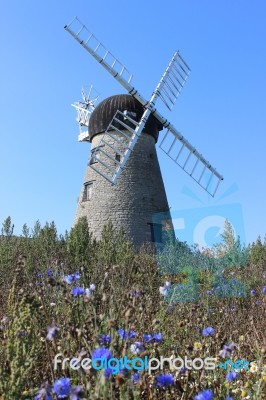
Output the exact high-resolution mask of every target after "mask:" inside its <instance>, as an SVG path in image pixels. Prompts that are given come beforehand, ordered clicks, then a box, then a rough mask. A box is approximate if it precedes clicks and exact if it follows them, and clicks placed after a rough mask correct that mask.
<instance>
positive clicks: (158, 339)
mask: <svg viewBox="0 0 266 400" xmlns="http://www.w3.org/2000/svg"><path fill="white" fill-rule="evenodd" d="M152 338H153V340H154V341H155V342H156V343H161V341H162V340H163V335H162V334H161V333H160V332H159V333H155V334H154V335H153V337H152Z"/></svg>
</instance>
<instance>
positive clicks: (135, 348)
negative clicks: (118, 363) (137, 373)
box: [130, 342, 145, 354]
mask: <svg viewBox="0 0 266 400" xmlns="http://www.w3.org/2000/svg"><path fill="white" fill-rule="evenodd" d="M144 350H145V347H144V346H143V343H142V342H135V343H132V345H131V346H130V351H131V352H132V353H133V354H140V353H142V352H143V351H144Z"/></svg>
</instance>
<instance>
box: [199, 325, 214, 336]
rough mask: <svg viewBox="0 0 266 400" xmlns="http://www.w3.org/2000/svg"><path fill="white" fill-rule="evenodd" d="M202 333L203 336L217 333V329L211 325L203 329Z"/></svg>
mask: <svg viewBox="0 0 266 400" xmlns="http://www.w3.org/2000/svg"><path fill="white" fill-rule="evenodd" d="M201 333H202V335H203V336H211V335H213V334H214V333H215V330H214V329H213V328H212V327H211V326H208V327H207V328H204V329H202V332H201Z"/></svg>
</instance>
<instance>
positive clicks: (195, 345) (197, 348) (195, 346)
mask: <svg viewBox="0 0 266 400" xmlns="http://www.w3.org/2000/svg"><path fill="white" fill-rule="evenodd" d="M201 349H202V344H201V343H200V342H195V343H194V346H193V350H201Z"/></svg>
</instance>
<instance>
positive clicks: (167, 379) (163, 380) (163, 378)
mask: <svg viewBox="0 0 266 400" xmlns="http://www.w3.org/2000/svg"><path fill="white" fill-rule="evenodd" d="M155 380H156V382H155V385H156V386H157V387H164V386H171V385H173V384H174V377H173V375H171V374H160V375H157V376H156V377H155Z"/></svg>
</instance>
